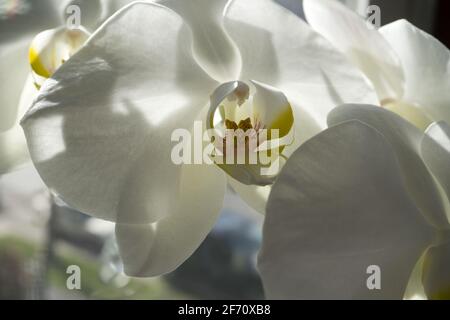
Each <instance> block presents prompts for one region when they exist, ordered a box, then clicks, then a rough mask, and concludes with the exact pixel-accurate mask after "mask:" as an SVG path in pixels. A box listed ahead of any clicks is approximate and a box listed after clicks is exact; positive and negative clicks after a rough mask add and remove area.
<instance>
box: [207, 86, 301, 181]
mask: <svg viewBox="0 0 450 320" xmlns="http://www.w3.org/2000/svg"><path fill="white" fill-rule="evenodd" d="M252 84H253V85H254V87H255V89H253V88H250V86H249V85H247V84H246V83H245V82H242V81H233V82H228V83H224V84H222V85H221V86H219V87H218V88H217V89H216V90H215V92H214V93H213V95H212V96H211V104H210V109H209V112H208V115H207V129H208V131H210V132H211V131H212V132H213V133H214V134H213V135H212V136H211V135H210V138H211V142H212V143H213V144H214V145H215V150H214V152H213V153H212V154H211V155H210V156H211V158H212V159H213V161H214V163H215V164H216V165H218V166H219V167H220V168H221V169H222V170H224V171H225V172H226V173H227V174H228V175H230V176H231V177H233V178H235V179H236V180H238V181H240V182H241V183H244V184H247V185H261V186H264V185H270V184H272V183H273V181H274V179H275V177H276V176H277V174H278V171H279V166H280V158H282V157H283V156H282V152H283V149H284V147H285V146H286V145H288V144H290V143H291V142H292V139H293V138H292V134H287V133H292V131H293V130H292V128H293V115H292V109H291V106H290V104H289V102H288V100H287V98H286V97H285V96H284V94H283V93H282V92H281V91H279V90H277V89H276V88H273V87H270V86H268V85H265V84H262V83H259V82H256V81H252ZM280 119H281V120H280ZM280 133H281V134H280Z"/></svg>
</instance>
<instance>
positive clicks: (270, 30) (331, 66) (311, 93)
mask: <svg viewBox="0 0 450 320" xmlns="http://www.w3.org/2000/svg"><path fill="white" fill-rule="evenodd" d="M225 28H226V30H227V31H228V33H229V34H230V36H231V38H232V39H233V40H234V41H235V43H236V44H237V46H238V47H239V50H240V53H241V58H242V65H243V68H242V72H241V76H240V79H241V80H250V79H254V80H257V81H259V82H262V83H265V84H267V85H270V86H272V87H275V88H278V89H279V90H280V91H281V92H283V93H284V94H285V95H286V97H287V99H288V101H289V102H290V103H291V104H292V107H293V109H294V110H293V111H294V118H295V125H296V132H297V131H298V129H299V127H303V128H304V127H306V126H310V127H315V128H316V129H315V132H313V133H311V134H308V136H312V135H313V134H316V133H318V132H320V130H322V129H324V128H326V115H327V114H328V112H329V111H330V110H332V109H333V108H334V107H335V106H337V105H340V104H342V103H350V102H352V103H373V104H375V103H377V101H378V99H377V96H376V94H375V93H374V91H373V88H372V87H371V86H370V85H369V84H368V82H367V79H366V78H365V77H364V75H363V74H362V73H361V72H360V71H359V70H358V69H357V68H356V67H354V66H353V65H352V64H351V63H350V62H349V61H348V60H347V59H346V57H345V56H344V55H343V54H342V53H340V52H339V51H338V50H337V49H335V48H334V47H333V46H331V45H330V44H329V43H328V42H327V41H326V40H325V39H324V38H323V37H321V36H320V35H319V34H317V33H316V32H314V31H313V30H312V29H311V27H310V26H308V25H307V24H306V23H305V22H304V21H303V20H301V19H300V18H298V17H297V16H296V15H294V14H293V13H292V12H290V11H289V10H286V9H285V8H283V7H281V6H279V5H278V4H276V3H275V2H273V1H269V0H235V1H233V2H232V3H231V4H230V5H229V7H228V10H227V12H226V16H225ZM304 115H306V116H304ZM310 119H311V120H312V123H314V125H310V123H309V122H310V121H309V120H310ZM303 130H304V129H302V130H301V131H303ZM299 132H300V131H299ZM304 136H306V135H304ZM301 142H303V141H299V140H297V142H296V143H298V144H297V145H296V146H295V148H296V147H298V145H299V144H300V143H301Z"/></svg>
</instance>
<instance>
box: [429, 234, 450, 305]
mask: <svg viewBox="0 0 450 320" xmlns="http://www.w3.org/2000/svg"><path fill="white" fill-rule="evenodd" d="M449 270H450V241H447V242H445V243H443V244H441V245H437V246H434V247H432V248H430V249H428V251H427V253H426V256H425V262H424V268H423V276H422V281H423V285H424V288H425V292H426V294H427V297H428V298H429V299H434V300H449V299H450V272H449Z"/></svg>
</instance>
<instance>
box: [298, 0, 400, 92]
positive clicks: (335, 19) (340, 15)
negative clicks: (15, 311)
mask: <svg viewBox="0 0 450 320" xmlns="http://www.w3.org/2000/svg"><path fill="white" fill-rule="evenodd" d="M303 7H304V10H305V15H306V18H307V20H308V22H309V23H310V25H311V26H312V27H313V29H314V30H316V31H317V32H319V33H320V34H321V35H323V36H324V37H325V38H327V39H328V40H329V41H330V42H331V43H332V44H333V45H334V46H336V48H338V49H339V50H341V51H342V52H343V53H345V54H346V55H347V57H348V58H349V59H350V60H351V61H352V62H353V63H355V65H356V66H358V67H359V68H360V69H361V70H362V71H363V72H364V74H365V75H366V76H367V77H368V78H369V79H370V80H371V82H372V83H373V85H374V87H375V90H376V92H377V94H378V98H379V100H380V101H382V100H384V99H398V98H401V97H402V96H403V91H404V75H403V69H402V66H401V63H400V60H399V58H398V57H397V55H396V53H395V52H394V50H393V49H392V48H391V47H390V45H389V43H388V42H387V41H386V40H385V39H384V38H383V36H382V35H381V34H380V33H379V32H378V30H375V29H373V28H369V26H368V25H367V23H366V22H365V21H364V20H363V19H362V18H361V17H360V16H358V15H357V14H356V13H355V12H353V11H352V10H350V9H348V8H346V7H345V6H344V5H343V4H341V3H339V2H338V1H335V0H304V2H303Z"/></svg>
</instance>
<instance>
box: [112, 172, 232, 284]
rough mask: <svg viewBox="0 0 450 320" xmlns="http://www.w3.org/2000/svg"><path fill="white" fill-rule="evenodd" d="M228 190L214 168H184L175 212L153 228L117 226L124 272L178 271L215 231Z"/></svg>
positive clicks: (143, 274) (140, 274)
mask: <svg viewBox="0 0 450 320" xmlns="http://www.w3.org/2000/svg"><path fill="white" fill-rule="evenodd" d="M192 181H196V183H194V184H193V183H192ZM225 187H226V183H225V177H224V175H223V174H222V173H221V172H220V170H219V169H218V168H216V167H215V166H198V165H189V166H184V167H183V172H182V175H181V179H180V190H181V192H180V199H179V201H178V205H179V207H178V210H177V212H176V213H174V214H173V215H171V216H169V217H167V218H163V219H161V220H160V221H158V222H155V223H154V224H150V225H124V224H117V226H116V237H117V241H118V245H119V250H120V255H121V257H122V260H123V263H124V267H125V273H126V274H127V275H130V276H135V277H153V276H158V275H162V274H165V273H168V272H171V271H173V270H175V269H176V268H177V267H178V266H179V265H180V264H181V263H183V262H184V261H185V260H186V259H187V258H189V256H190V255H191V254H192V253H193V252H194V251H195V250H196V249H197V248H198V246H199V245H200V244H201V243H202V241H203V240H204V239H205V237H206V236H207V234H208V233H209V231H210V230H211V229H212V228H213V226H214V224H215V222H216V220H217V217H218V214H219V212H220V209H221V208H222V204H223V199H224V194H225ZM206 195H207V196H206Z"/></svg>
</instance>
